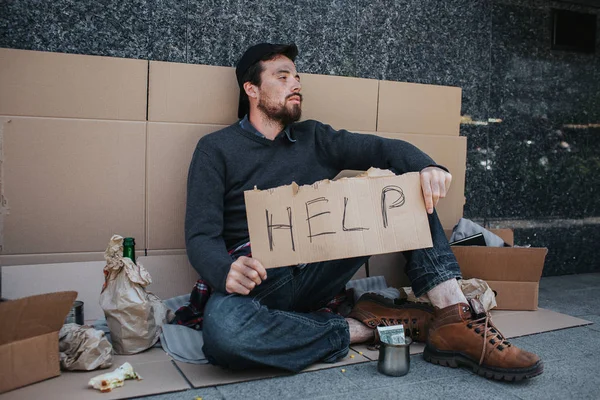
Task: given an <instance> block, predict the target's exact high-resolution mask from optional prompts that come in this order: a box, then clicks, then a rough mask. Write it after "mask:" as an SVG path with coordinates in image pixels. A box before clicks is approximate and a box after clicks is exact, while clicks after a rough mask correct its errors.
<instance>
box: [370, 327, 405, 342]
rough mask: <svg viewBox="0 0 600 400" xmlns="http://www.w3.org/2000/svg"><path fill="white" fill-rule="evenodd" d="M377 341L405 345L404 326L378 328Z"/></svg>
mask: <svg viewBox="0 0 600 400" xmlns="http://www.w3.org/2000/svg"><path fill="white" fill-rule="evenodd" d="M377 331H378V332H379V340H381V342H382V343H386V344H406V341H405V339H404V326H402V325H391V326H378V327H377Z"/></svg>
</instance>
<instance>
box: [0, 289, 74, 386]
mask: <svg viewBox="0 0 600 400" xmlns="http://www.w3.org/2000/svg"><path fill="white" fill-rule="evenodd" d="M76 298H77V292H58V293H49V294H42V295H38V296H32V297H26V298H23V299H19V300H12V301H6V302H3V303H0V321H1V323H2V329H0V393H4V392H7V391H9V390H12V389H16V388H18V387H21V386H25V385H29V384H30V383H34V382H39V381H41V380H44V379H48V378H52V377H54V376H58V375H60V359H59V354H58V331H59V330H60V328H61V327H62V326H63V323H64V321H65V317H66V316H67V314H68V313H69V310H70V309H71V307H72V306H73V302H74V301H75V299H76Z"/></svg>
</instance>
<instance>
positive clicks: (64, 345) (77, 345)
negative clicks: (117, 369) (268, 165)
mask: <svg viewBox="0 0 600 400" xmlns="http://www.w3.org/2000/svg"><path fill="white" fill-rule="evenodd" d="M58 339H59V340H58V350H59V352H60V369H62V370H64V371H76V370H77V371H92V370H95V369H96V368H108V367H110V366H111V365H112V346H111V345H110V342H109V341H108V339H107V338H106V336H104V332H102V331H99V330H97V329H94V328H92V327H91V326H88V325H77V324H65V325H63V327H62V328H61V329H60V332H59V334H58Z"/></svg>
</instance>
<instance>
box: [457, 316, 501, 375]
mask: <svg viewBox="0 0 600 400" xmlns="http://www.w3.org/2000/svg"><path fill="white" fill-rule="evenodd" d="M491 319H492V318H491V317H490V314H486V315H485V316H484V317H482V318H478V319H474V320H472V321H471V322H470V323H468V324H467V327H469V328H471V329H473V330H474V332H475V333H477V334H479V335H481V336H482V337H483V348H482V349H481V358H480V359H479V365H481V364H482V363H483V359H484V358H485V354H486V348H487V344H488V342H489V343H490V345H492V346H493V347H492V349H498V350H500V351H502V350H503V349H504V347H510V346H511V344H510V342H508V341H507V340H506V339H505V338H504V336H503V335H502V334H501V333H500V332H499V331H498V329H496V327H495V326H494V325H493V324H491Z"/></svg>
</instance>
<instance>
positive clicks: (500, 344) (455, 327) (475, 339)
mask: <svg viewBox="0 0 600 400" xmlns="http://www.w3.org/2000/svg"><path fill="white" fill-rule="evenodd" d="M471 305H472V306H470V305H469V304H464V303H461V304H455V305H452V306H449V307H446V308H443V309H439V308H436V310H435V319H434V321H433V325H432V327H431V329H430V331H429V337H428V339H427V345H426V346H425V352H424V353H423V358H425V361H429V362H430V363H433V364H439V365H442V366H445V367H453V368H456V367H467V368H470V369H472V370H473V372H475V373H477V374H479V375H481V376H484V377H486V378H489V379H496V380H505V381H520V380H522V379H525V378H531V377H534V376H537V375H540V374H541V373H542V372H543V371H544V365H543V364H542V361H541V360H540V358H539V357H538V356H537V355H535V354H532V353H529V352H527V351H524V350H521V349H519V348H518V347H515V346H513V345H512V344H510V343H509V342H508V341H507V340H506V339H505V338H504V336H502V334H501V333H500V332H499V331H498V329H496V327H495V326H494V324H493V323H492V321H491V317H490V314H489V313H487V312H485V309H484V308H483V306H482V305H481V303H480V302H479V301H478V300H474V301H473V300H472V301H471ZM474 309H475V310H477V311H473V310H474Z"/></svg>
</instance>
